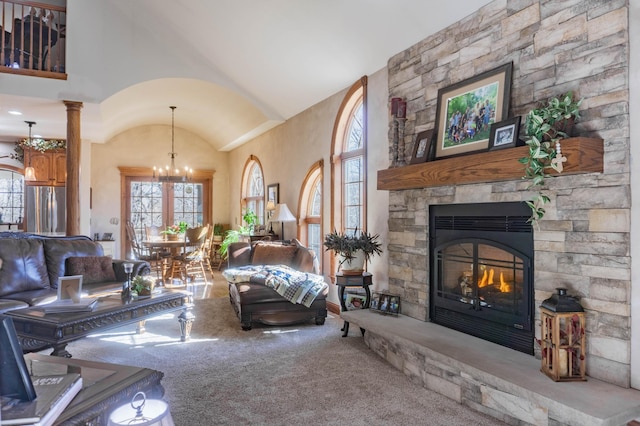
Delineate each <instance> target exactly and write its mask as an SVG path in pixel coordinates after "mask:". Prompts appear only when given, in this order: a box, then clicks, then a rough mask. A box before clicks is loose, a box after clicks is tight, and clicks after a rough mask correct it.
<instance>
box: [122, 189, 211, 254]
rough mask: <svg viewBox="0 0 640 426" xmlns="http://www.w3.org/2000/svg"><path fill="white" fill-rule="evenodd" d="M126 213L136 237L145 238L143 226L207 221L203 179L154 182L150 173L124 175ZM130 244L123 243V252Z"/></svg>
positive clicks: (163, 225)
mask: <svg viewBox="0 0 640 426" xmlns="http://www.w3.org/2000/svg"><path fill="white" fill-rule="evenodd" d="M126 182H127V185H126V188H127V194H126V203H127V206H126V210H125V211H126V214H127V220H129V221H130V222H131V223H132V224H133V227H134V230H135V232H136V235H137V237H138V239H139V241H142V240H144V239H145V226H157V227H159V228H160V229H164V228H166V227H167V226H169V225H173V224H177V223H178V222H182V221H184V222H186V223H187V224H188V226H189V227H195V226H201V225H205V224H206V223H208V219H207V220H205V218H209V217H210V216H211V214H210V211H211V202H210V200H209V198H210V197H209V196H208V194H209V193H210V190H209V183H208V181H207V180H202V181H198V179H193V180H192V181H189V182H158V181H157V180H155V179H153V178H151V177H139V176H137V177H129V178H127V179H126ZM129 251H130V248H129V247H127V256H129V254H130V253H129Z"/></svg>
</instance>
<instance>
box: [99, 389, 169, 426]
mask: <svg viewBox="0 0 640 426" xmlns="http://www.w3.org/2000/svg"><path fill="white" fill-rule="evenodd" d="M139 398H142V399H139ZM121 425H138V426H141V425H144V426H152V425H153V426H156V425H157V426H173V418H172V417H171V413H170V412H169V405H168V404H167V403H166V402H164V401H161V400H159V399H147V397H146V395H145V394H144V392H138V393H136V394H135V395H134V396H133V398H132V399H131V402H130V403H129V404H127V405H123V406H121V407H118V408H116V409H115V410H114V411H113V412H112V413H111V414H110V415H109V422H108V423H107V426H121Z"/></svg>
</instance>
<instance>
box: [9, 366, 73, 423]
mask: <svg viewBox="0 0 640 426" xmlns="http://www.w3.org/2000/svg"><path fill="white" fill-rule="evenodd" d="M31 381H32V382H33V387H34V388H35V391H36V399H34V400H33V401H22V400H19V399H12V398H8V397H1V399H2V401H1V403H2V410H1V411H0V425H2V426H5V425H6V426H10V425H35V426H49V425H52V424H53V423H54V422H55V420H56V419H57V418H58V416H60V414H61V413H62V412H63V411H64V409H65V408H66V407H67V406H68V405H69V403H71V401H72V400H73V398H74V397H75V396H76V395H77V394H78V392H80V391H81V390H82V377H81V376H80V374H79V373H67V374H58V375H47V376H32V377H31Z"/></svg>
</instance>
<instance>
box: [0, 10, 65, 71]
mask: <svg viewBox="0 0 640 426" xmlns="http://www.w3.org/2000/svg"><path fill="white" fill-rule="evenodd" d="M0 5H1V6H2V9H0V45H2V50H1V51H0V72H4V73H10V74H22V75H33V76H38V77H48V78H59V79H66V73H65V47H66V46H65V33H66V24H67V9H66V7H60V6H54V5H48V4H45V3H39V2H34V1H26V0H13V1H5V0H0Z"/></svg>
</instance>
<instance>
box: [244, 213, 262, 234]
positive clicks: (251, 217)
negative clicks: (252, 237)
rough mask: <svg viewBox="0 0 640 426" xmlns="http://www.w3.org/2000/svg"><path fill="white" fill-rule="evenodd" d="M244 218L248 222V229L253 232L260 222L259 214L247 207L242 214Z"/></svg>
mask: <svg viewBox="0 0 640 426" xmlns="http://www.w3.org/2000/svg"><path fill="white" fill-rule="evenodd" d="M242 220H244V222H245V223H246V224H247V229H249V231H250V232H253V230H254V226H255V225H256V224H257V223H258V215H257V214H255V213H254V212H253V210H251V209H247V210H246V211H245V212H244V215H243V216H242Z"/></svg>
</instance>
